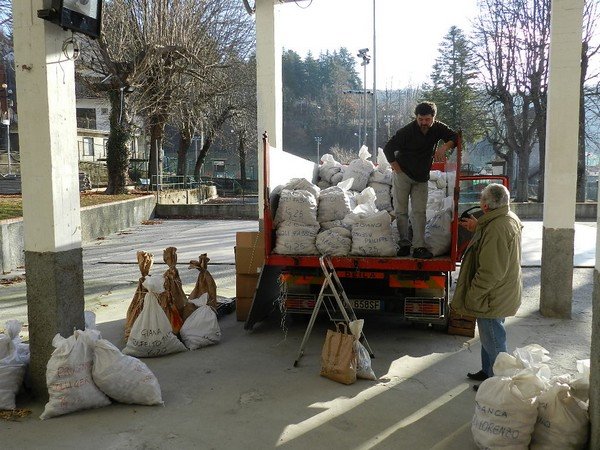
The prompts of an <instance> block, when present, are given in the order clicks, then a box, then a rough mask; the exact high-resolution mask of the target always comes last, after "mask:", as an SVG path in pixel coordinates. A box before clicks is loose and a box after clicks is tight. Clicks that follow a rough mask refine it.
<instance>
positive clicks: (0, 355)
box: [0, 320, 29, 410]
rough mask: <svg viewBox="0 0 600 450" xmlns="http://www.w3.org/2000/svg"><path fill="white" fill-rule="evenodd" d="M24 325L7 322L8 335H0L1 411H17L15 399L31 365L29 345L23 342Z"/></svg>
mask: <svg viewBox="0 0 600 450" xmlns="http://www.w3.org/2000/svg"><path fill="white" fill-rule="evenodd" d="M21 327H22V324H21V322H19V321H18V320H8V321H6V326H5V329H6V330H5V331H6V334H1V333H0V410H2V409H15V406H16V405H15V397H16V396H17V393H18V392H19V389H20V388H21V385H22V384H23V378H24V377H25V371H26V370H27V366H28V365H29V344H24V343H22V342H21V338H20V337H19V333H20V332H21Z"/></svg>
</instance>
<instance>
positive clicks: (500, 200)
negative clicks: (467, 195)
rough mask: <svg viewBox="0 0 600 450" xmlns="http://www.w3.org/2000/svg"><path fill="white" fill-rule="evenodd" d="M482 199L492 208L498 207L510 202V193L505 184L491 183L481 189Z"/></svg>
mask: <svg viewBox="0 0 600 450" xmlns="http://www.w3.org/2000/svg"><path fill="white" fill-rule="evenodd" d="M481 201H482V202H483V203H484V204H486V205H487V206H488V208H490V209H498V208H500V207H501V206H506V205H508V204H509V203H510V193H509V192H508V189H506V187H505V186H504V185H502V184H498V183H491V184H488V185H487V186H486V187H485V188H484V189H483V191H481Z"/></svg>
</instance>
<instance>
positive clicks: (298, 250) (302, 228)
mask: <svg viewBox="0 0 600 450" xmlns="http://www.w3.org/2000/svg"><path fill="white" fill-rule="evenodd" d="M318 232H319V225H318V224H317V225H306V224H303V223H298V222H293V221H289V220H286V221H285V222H282V223H280V224H279V226H278V227H277V230H276V231H275V248H274V249H273V253H278V254H280V255H316V254H317V253H318V251H317V247H316V246H315V242H316V239H317V233H318Z"/></svg>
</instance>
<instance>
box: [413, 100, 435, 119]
mask: <svg viewBox="0 0 600 450" xmlns="http://www.w3.org/2000/svg"><path fill="white" fill-rule="evenodd" d="M436 114H437V106H435V103H433V102H421V103H419V104H418V105H417V106H416V107H415V116H433V117H435V115H436Z"/></svg>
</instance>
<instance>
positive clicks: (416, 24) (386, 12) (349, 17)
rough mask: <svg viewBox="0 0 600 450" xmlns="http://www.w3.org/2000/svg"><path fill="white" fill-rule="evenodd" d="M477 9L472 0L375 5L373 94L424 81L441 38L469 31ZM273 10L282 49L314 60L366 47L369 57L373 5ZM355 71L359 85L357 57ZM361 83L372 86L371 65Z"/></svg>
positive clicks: (305, 0)
mask: <svg viewBox="0 0 600 450" xmlns="http://www.w3.org/2000/svg"><path fill="white" fill-rule="evenodd" d="M476 6H477V0H427V1H419V0H375V13H376V17H375V23H376V45H377V47H376V54H375V57H376V72H377V89H378V90H382V89H385V88H386V87H387V88H390V89H398V88H402V87H405V86H408V85H413V86H414V85H419V84H421V83H422V82H425V81H427V80H428V79H429V74H430V73H431V69H432V66H433V63H434V61H435V58H436V57H437V56H438V55H439V53H438V47H439V44H440V43H441V42H442V39H443V37H444V36H445V35H446V34H447V33H448V30H449V29H450V27H451V26H453V25H455V26H457V27H459V28H461V29H462V30H463V31H464V32H468V31H469V30H470V29H471V25H470V21H471V20H472V19H473V18H474V17H475V15H476V13H477V7H476ZM278 9H279V20H280V25H281V29H282V30H284V31H283V47H284V49H286V50H294V51H296V52H297V53H299V54H300V55H301V56H302V57H304V56H306V54H307V52H308V51H309V50H310V51H312V53H313V56H315V57H317V56H318V55H319V54H320V53H322V52H325V51H327V50H337V49H339V48H340V47H346V48H347V49H348V50H349V51H350V52H351V53H352V54H354V55H356V54H357V53H358V50H359V49H362V48H369V49H370V51H369V55H371V56H373V0H298V1H297V2H296V3H294V2H290V3H285V4H282V5H280V6H279V7H278ZM360 61H362V60H360ZM357 71H358V74H359V76H360V78H361V80H362V78H363V68H362V67H361V66H360V62H359V59H358V58H357ZM366 84H367V86H372V85H373V60H371V63H370V64H369V65H368V66H367V82H366Z"/></svg>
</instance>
